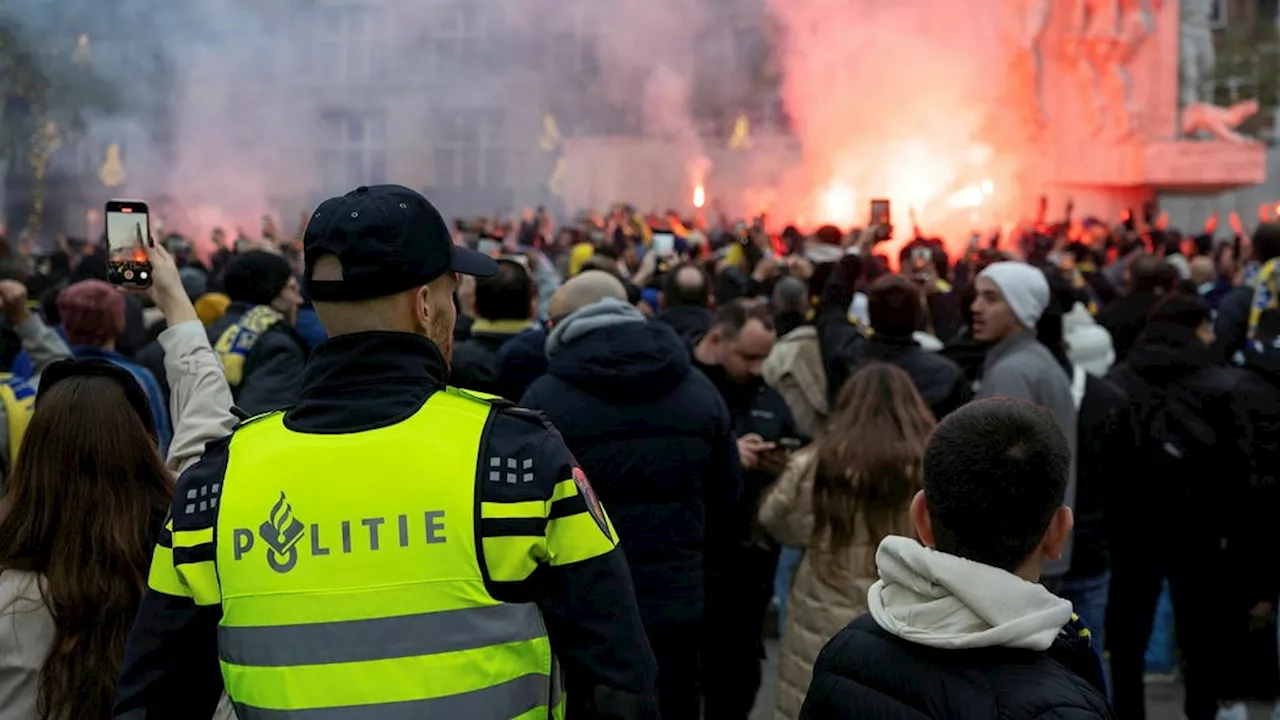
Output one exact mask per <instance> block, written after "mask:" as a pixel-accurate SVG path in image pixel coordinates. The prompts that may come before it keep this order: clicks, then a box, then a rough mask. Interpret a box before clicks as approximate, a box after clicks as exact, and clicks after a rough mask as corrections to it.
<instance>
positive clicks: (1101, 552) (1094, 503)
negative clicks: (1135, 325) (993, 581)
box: [1066, 364, 1133, 579]
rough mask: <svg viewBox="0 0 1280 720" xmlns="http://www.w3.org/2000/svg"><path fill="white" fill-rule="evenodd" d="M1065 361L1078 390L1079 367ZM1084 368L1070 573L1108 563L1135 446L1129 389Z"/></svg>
mask: <svg viewBox="0 0 1280 720" xmlns="http://www.w3.org/2000/svg"><path fill="white" fill-rule="evenodd" d="M1067 367H1068V368H1069V369H1070V372H1071V377H1072V383H1071V391H1072V394H1073V395H1074V394H1075V393H1076V391H1077V380H1076V377H1075V372H1076V370H1077V368H1076V367H1074V366H1071V365H1069V364H1068V365H1067ZM1080 372H1081V373H1082V374H1083V376H1084V388H1083V389H1084V397H1083V398H1082V401H1081V402H1080V403H1079V405H1077V407H1076V409H1077V415H1076V417H1077V425H1076V505H1075V508H1074V509H1075V518H1076V524H1075V529H1074V530H1073V531H1072V533H1073V534H1074V535H1075V541H1074V543H1073V545H1072V551H1071V569H1070V570H1068V571H1067V575H1066V577H1067V578H1068V579H1071V578H1088V577H1094V576H1097V575H1101V574H1102V573H1104V572H1106V571H1107V570H1108V569H1110V567H1111V555H1110V549H1109V548H1110V546H1109V543H1108V537H1109V536H1110V534H1111V528H1112V527H1114V526H1116V525H1117V524H1119V523H1124V522H1126V521H1127V518H1124V517H1118V516H1117V514H1116V512H1115V509H1114V508H1115V506H1116V504H1117V502H1118V501H1119V500H1120V499H1121V498H1123V495H1124V493H1125V491H1126V490H1127V488H1128V487H1129V478H1130V471H1129V470H1128V469H1126V464H1127V463H1128V462H1129V461H1130V460H1129V454H1130V453H1132V451H1133V445H1132V442H1131V437H1130V435H1129V431H1128V428H1129V400H1128V397H1127V396H1126V395H1125V392H1124V391H1123V390H1121V389H1120V388H1118V387H1116V386H1115V385H1114V384H1112V383H1111V382H1108V381H1107V380H1104V379H1103V378H1100V377H1094V376H1093V375H1089V374H1087V373H1084V372H1083V370H1081V371H1080Z"/></svg>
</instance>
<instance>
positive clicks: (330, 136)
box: [320, 110, 387, 192]
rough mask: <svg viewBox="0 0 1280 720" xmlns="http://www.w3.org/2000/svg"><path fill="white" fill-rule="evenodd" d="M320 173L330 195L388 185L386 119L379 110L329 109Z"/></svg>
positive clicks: (324, 115) (324, 118)
mask: <svg viewBox="0 0 1280 720" xmlns="http://www.w3.org/2000/svg"><path fill="white" fill-rule="evenodd" d="M320 130H321V133H322V135H321V136H322V137H323V138H324V145H323V147H322V149H321V150H320V172H321V177H323V178H324V182H325V186H326V187H327V188H329V190H330V192H337V191H338V190H340V189H345V190H350V189H351V188H353V187H356V186H358V185H372V184H375V183H382V182H386V177H387V151H386V117H385V116H384V115H383V114H382V113H381V112H377V111H349V110H326V111H324V112H322V113H321V115H320Z"/></svg>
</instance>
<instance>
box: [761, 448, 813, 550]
mask: <svg viewBox="0 0 1280 720" xmlns="http://www.w3.org/2000/svg"><path fill="white" fill-rule="evenodd" d="M817 465H818V455H817V452H816V451H815V450H814V449H813V448H812V447H808V448H805V449H804V450H801V451H800V452H798V453H796V454H795V455H794V456H793V457H792V458H791V462H789V463H788V464H787V469H786V470H784V471H783V473H782V476H781V477H779V478H778V480H777V482H775V483H774V484H773V486H772V487H771V488H769V491H768V492H767V493H765V496H764V500H763V501H761V503H760V512H759V519H760V524H761V525H762V526H763V527H764V529H765V530H767V531H768V533H769V534H770V535H772V536H773V539H774V540H777V541H778V542H780V543H782V544H783V545H786V546H788V547H796V548H804V547H808V546H809V538H810V536H811V535H812V534H813V474H814V472H815V471H816V469H817Z"/></svg>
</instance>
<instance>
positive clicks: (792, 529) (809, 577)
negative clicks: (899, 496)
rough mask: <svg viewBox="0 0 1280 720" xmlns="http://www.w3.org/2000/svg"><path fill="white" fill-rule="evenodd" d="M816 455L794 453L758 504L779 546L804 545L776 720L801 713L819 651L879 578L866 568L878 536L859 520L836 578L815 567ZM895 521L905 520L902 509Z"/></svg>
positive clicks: (859, 609)
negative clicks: (873, 535) (870, 533)
mask: <svg viewBox="0 0 1280 720" xmlns="http://www.w3.org/2000/svg"><path fill="white" fill-rule="evenodd" d="M816 460H817V453H816V452H815V451H814V448H813V446H810V447H808V448H806V449H804V450H802V451H801V452H799V453H796V455H795V457H794V458H793V459H792V461H791V464H790V465H788V467H787V469H786V471H785V472H784V473H783V474H782V477H780V478H778V481H777V482H776V483H774V485H773V487H772V488H771V489H770V490H769V492H768V493H767V494H766V495H765V498H764V501H763V502H762V503H761V505H760V524H761V525H763V526H764V528H765V529H766V530H767V531H768V532H769V534H770V535H772V536H773V537H774V538H775V539H776V540H777V541H778V542H780V543H782V544H784V545H788V546H791V547H803V548H807V550H806V551H805V554H804V558H803V559H802V560H801V561H800V566H799V567H797V568H796V574H795V576H794V577H793V578H792V580H791V592H790V593H789V595H788V596H787V627H786V630H785V631H784V634H783V637H782V657H781V660H780V662H779V673H778V699H777V704H776V705H775V707H774V718H775V719H776V720H794V718H798V717H800V707H801V706H802V705H803V704H804V696H805V694H806V693H808V692H809V682H810V681H811V680H812V679H813V662H814V660H816V659H817V657H818V653H819V652H820V651H821V650H822V648H823V646H824V645H826V644H827V641H828V640H830V639H831V638H833V637H835V634H836V633H838V632H840V631H841V630H843V629H844V627H845V626H846V625H848V624H849V623H850V622H851V621H853V619H854V618H857V617H858V616H859V615H862V614H864V613H866V612H867V591H868V590H869V589H870V588H871V585H872V584H873V583H875V581H876V580H878V579H879V577H878V575H877V574H876V571H875V567H874V565H872V566H870V567H868V566H867V561H868V557H869V553H873V552H874V550H875V547H876V545H877V544H878V543H879V540H880V538H871V537H869V535H868V531H867V529H866V526H865V525H863V524H859V526H858V528H857V530H856V535H855V538H854V542H853V544H852V545H851V546H850V547H849V548H848V549H846V550H845V551H844V553H843V555H842V557H841V558H840V559H839V565H840V566H841V567H842V568H845V573H844V574H843V575H842V576H841V578H840V579H833V580H832V581H828V580H827V579H824V577H823V576H822V575H821V574H819V572H818V571H817V565H818V563H817V560H818V558H819V556H820V553H819V551H817V550H814V549H813V547H812V545H811V536H812V534H813V523H814V519H813V476H814V471H815V470H816V469H817V462H816ZM900 523H901V524H902V525H903V526H905V525H906V523H907V515H906V512H905V510H904V511H903V514H902V517H901V519H900ZM833 583H834V584H833Z"/></svg>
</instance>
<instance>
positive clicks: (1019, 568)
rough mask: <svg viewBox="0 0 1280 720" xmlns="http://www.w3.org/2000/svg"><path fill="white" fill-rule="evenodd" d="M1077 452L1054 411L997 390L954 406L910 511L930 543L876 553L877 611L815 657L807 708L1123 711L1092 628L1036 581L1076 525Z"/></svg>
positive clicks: (914, 718)
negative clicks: (1071, 495) (1071, 486)
mask: <svg viewBox="0 0 1280 720" xmlns="http://www.w3.org/2000/svg"><path fill="white" fill-rule="evenodd" d="M1070 463H1071V456H1070V451H1069V450H1068V446H1067V440H1066V437H1065V436H1064V435H1063V433H1062V431H1061V430H1060V429H1059V428H1058V427H1057V423H1056V421H1055V420H1054V418H1053V416H1052V415H1050V414H1049V413H1048V412H1047V411H1045V410H1043V409H1042V408H1039V407H1036V406H1034V405H1032V404H1030V403H1028V402H1025V401H1021V400H1013V399H1010V398H995V399H992V400H984V401H980V402H976V403H972V404H970V405H967V406H965V407H963V408H961V409H959V410H957V411H956V412H954V413H952V414H951V415H949V416H948V417H947V419H946V420H944V421H943V422H942V424H940V425H939V426H938V428H937V430H935V431H934V434H933V437H932V438H930V440H929V445H928V447H927V448H926V449H925V457H924V490H922V491H921V492H920V493H918V494H917V495H916V498H915V500H914V501H913V502H912V504H911V509H910V516H911V521H912V524H913V525H914V526H915V529H916V534H917V535H918V536H919V537H920V539H921V541H922V542H916V541H915V540H912V539H909V538H904V537H899V536H894V535H891V536H889V537H887V538H885V540H884V542H882V543H881V545H880V549H879V551H878V552H877V553H876V566H877V568H878V569H879V572H880V581H879V582H877V583H876V584H875V585H873V586H872V587H871V590H870V591H869V592H868V594H867V604H868V607H869V608H870V612H869V613H868V614H867V615H864V616H862V617H861V618H858V619H857V620H855V621H853V622H852V623H851V624H850V625H849V626H848V627H847V628H845V629H844V630H843V631H841V632H840V634H838V635H836V636H835V638H833V639H832V640H831V642H830V643H828V644H827V646H826V647H825V648H824V649H823V651H822V653H821V654H820V655H819V656H818V660H817V662H816V663H815V664H814V668H813V683H812V684H811V685H810V686H809V694H808V695H807V696H806V698H805V704H804V709H803V710H802V711H801V718H807V719H809V720H828V719H832V720H834V719H837V718H839V719H840V720H845V719H848V720H853V719H854V718H877V719H880V720H890V719H894V718H903V719H910V720H924V719H925V718H936V719H937V720H943V719H944V718H945V719H946V720H957V719H966V718H974V719H978V718H981V719H983V720H988V719H993V718H1001V719H1006V718H1007V719H1008V720H1019V719H1022V718H1038V719H1040V720H1045V719H1050V718H1051V719H1054V720H1092V719H1095V718H1111V717H1113V715H1112V713H1111V709H1110V708H1109V707H1108V705H1107V701H1106V697H1105V695H1104V694H1103V690H1102V688H1103V679H1102V667H1101V664H1100V663H1099V661H1098V658H1097V656H1096V655H1095V654H1094V652H1093V651H1092V649H1091V648H1090V645H1089V630H1088V629H1087V628H1085V627H1084V625H1083V624H1082V623H1081V622H1080V621H1079V619H1078V618H1076V616H1075V615H1074V614H1073V613H1072V611H1071V603H1069V602H1067V601H1066V600H1062V599H1061V598H1058V597H1056V596H1055V595H1054V594H1053V593H1051V592H1049V591H1048V590H1046V589H1045V588H1044V587H1043V586H1041V585H1039V584H1037V581H1038V579H1039V577H1040V572H1041V568H1042V567H1043V565H1044V563H1045V562H1046V561H1048V560H1051V559H1056V558H1058V557H1059V556H1060V555H1061V554H1062V548H1063V545H1064V544H1065V543H1066V540H1067V537H1068V536H1069V535H1070V533H1071V528H1072V524H1073V518H1072V512H1071V508H1069V507H1066V506H1064V505H1063V504H1062V503H1063V497H1064V495H1065V493H1066V487H1067V474H1068V468H1069V467H1070Z"/></svg>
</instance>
